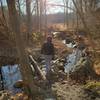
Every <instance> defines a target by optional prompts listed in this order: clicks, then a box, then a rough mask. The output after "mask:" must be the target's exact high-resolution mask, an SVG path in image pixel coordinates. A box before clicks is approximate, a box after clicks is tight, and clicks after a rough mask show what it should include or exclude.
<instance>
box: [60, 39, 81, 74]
mask: <svg viewBox="0 0 100 100" xmlns="http://www.w3.org/2000/svg"><path fill="white" fill-rule="evenodd" d="M62 43H64V44H65V45H66V46H67V47H68V48H73V52H72V53H71V54H69V55H68V56H67V57H66V63H65V66H64V72H65V73H69V72H73V71H74V69H75V64H76V63H77V62H78V61H79V59H80V58H81V55H82V51H81V50H79V49H77V48H74V47H75V46H76V43H75V44H73V43H71V42H70V43H69V44H66V40H63V41H62Z"/></svg>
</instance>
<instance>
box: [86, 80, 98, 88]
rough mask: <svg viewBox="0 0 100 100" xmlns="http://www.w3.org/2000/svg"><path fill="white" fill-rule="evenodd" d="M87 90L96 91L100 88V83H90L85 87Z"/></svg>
mask: <svg viewBox="0 0 100 100" xmlns="http://www.w3.org/2000/svg"><path fill="white" fill-rule="evenodd" d="M84 87H85V88H86V89H94V88H97V87H99V88H100V82H88V83H87V84H86V85H85V86H84Z"/></svg>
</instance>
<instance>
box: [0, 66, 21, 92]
mask: <svg viewBox="0 0 100 100" xmlns="http://www.w3.org/2000/svg"><path fill="white" fill-rule="evenodd" d="M1 71H2V76H3V85H4V89H5V90H8V91H11V92H12V94H15V93H17V92H20V91H22V90H21V89H17V88H14V84H15V83H16V82H17V81H19V80H21V79H22V77H21V73H20V70H19V66H18V65H17V64H15V65H7V66H2V67H1Z"/></svg>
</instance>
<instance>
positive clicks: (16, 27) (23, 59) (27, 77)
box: [7, 0, 37, 96]
mask: <svg viewBox="0 0 100 100" xmlns="http://www.w3.org/2000/svg"><path fill="white" fill-rule="evenodd" d="M7 5H8V10H9V20H10V26H11V29H12V31H13V32H14V34H15V39H16V46H17V50H18V54H19V58H20V70H21V74H22V78H23V81H24V82H26V83H28V86H29V89H30V94H31V96H32V93H33V94H34V91H35V92H36V91H37V88H36V86H35V85H34V81H33V75H32V69H31V67H30V66H29V60H28V57H27V54H26V52H25V46H24V42H23V40H22V38H21V34H20V23H19V19H18V14H17V10H16V7H15V0H7Z"/></svg>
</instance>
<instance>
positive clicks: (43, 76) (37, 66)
mask: <svg viewBox="0 0 100 100" xmlns="http://www.w3.org/2000/svg"><path fill="white" fill-rule="evenodd" d="M29 60H30V61H31V64H32V66H33V68H34V70H35V71H36V73H37V74H38V75H39V76H40V78H41V79H43V80H46V77H45V75H44V74H43V72H42V71H41V69H40V67H39V65H38V64H37V62H36V61H35V60H34V58H33V57H32V55H29Z"/></svg>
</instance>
